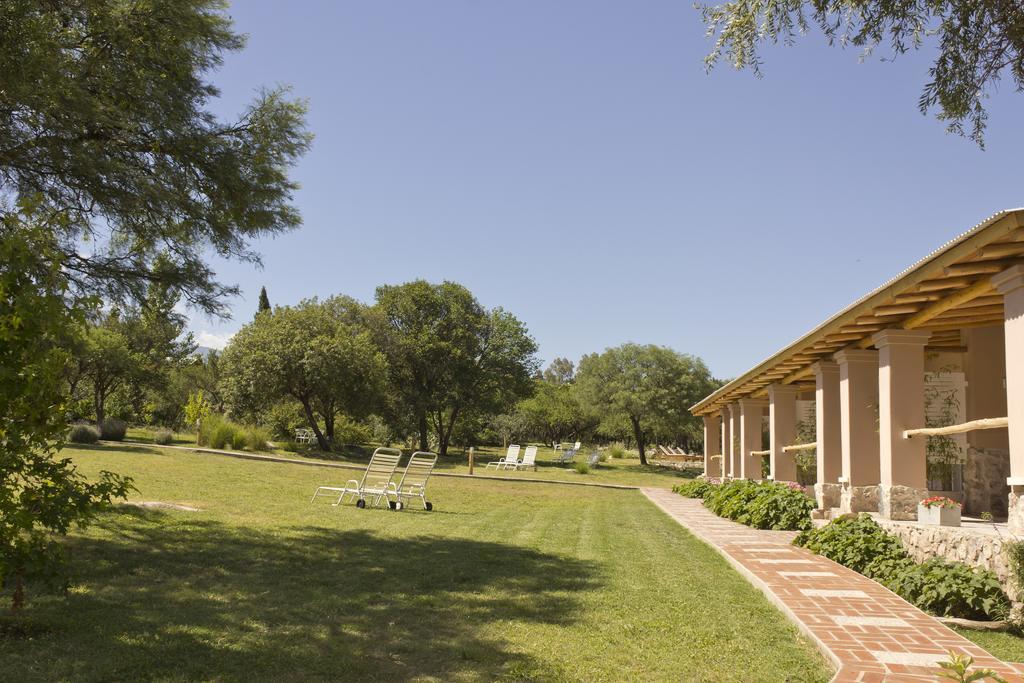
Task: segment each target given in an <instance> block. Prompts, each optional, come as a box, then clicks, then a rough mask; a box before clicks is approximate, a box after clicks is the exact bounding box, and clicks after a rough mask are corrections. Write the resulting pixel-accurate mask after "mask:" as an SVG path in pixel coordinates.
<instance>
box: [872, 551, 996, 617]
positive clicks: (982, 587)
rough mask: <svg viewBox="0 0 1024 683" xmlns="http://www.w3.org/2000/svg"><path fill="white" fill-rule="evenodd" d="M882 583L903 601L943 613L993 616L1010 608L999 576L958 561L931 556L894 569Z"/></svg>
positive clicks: (929, 610) (952, 615)
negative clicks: (896, 569)
mask: <svg viewBox="0 0 1024 683" xmlns="http://www.w3.org/2000/svg"><path fill="white" fill-rule="evenodd" d="M884 583H885V585H886V586H887V587H888V588H889V590H891V591H893V592H894V593H896V594H897V595H899V596H900V597H902V598H903V599H904V600H906V601H907V602H911V603H913V604H915V605H917V606H918V607H920V608H921V609H923V610H925V611H927V612H931V613H932V614H938V615H940V616H944V617H959V618H961V619H986V618H988V619H993V620H995V619H1005V618H1006V616H1007V615H1008V614H1009V612H1010V601H1009V599H1008V598H1007V597H1006V594H1005V593H1004V592H1003V588H1002V586H1001V585H1000V584H999V578H998V577H997V576H996V575H995V574H993V573H992V572H991V571H989V570H987V569H979V568H975V567H969V566H967V565H966V564H963V563H961V562H947V561H946V560H943V559H940V558H932V559H930V560H928V561H927V562H924V563H922V564H914V565H913V566H912V567H911V568H910V569H909V570H907V571H899V572H896V573H894V574H893V575H892V576H890V577H889V578H888V579H887V580H885V581H884Z"/></svg>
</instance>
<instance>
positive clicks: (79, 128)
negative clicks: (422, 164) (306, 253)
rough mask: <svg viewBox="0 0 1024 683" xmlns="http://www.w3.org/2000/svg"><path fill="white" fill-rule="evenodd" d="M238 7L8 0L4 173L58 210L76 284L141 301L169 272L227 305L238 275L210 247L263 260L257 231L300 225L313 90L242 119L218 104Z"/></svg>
mask: <svg viewBox="0 0 1024 683" xmlns="http://www.w3.org/2000/svg"><path fill="white" fill-rule="evenodd" d="M225 9H226V3H224V2H222V1H221V0H174V1H170V0H160V1H157V2H131V1H129V0H89V1H88V2H86V1H85V0H72V1H70V2H56V1H54V0H43V1H40V0H3V1H2V2H0V83H3V88H0V112H2V114H0V187H2V188H3V189H4V190H5V191H6V192H7V193H11V194H15V195H16V196H19V197H22V198H29V197H32V198H35V200H36V201H38V202H39V212H40V213H43V214H46V215H47V216H50V217H54V218H57V219H59V220H48V225H49V226H50V227H51V228H52V229H53V231H54V233H53V234H54V238H55V247H54V248H55V249H56V250H57V252H58V253H59V254H60V255H61V257H62V259H63V263H64V276H65V277H67V278H68V279H69V281H70V284H71V286H72V289H73V290H74V291H79V292H95V293H99V294H103V295H104V297H105V299H106V300H108V301H117V300H123V299H125V298H130V299H134V300H138V301H141V300H143V299H144V298H145V296H146V289H147V286H148V284H149V283H150V282H151V281H153V280H154V279H157V280H160V281H162V282H164V283H165V284H167V285H168V286H170V287H172V288H174V289H175V290H177V291H179V292H181V293H182V295H183V296H184V297H185V299H186V300H188V301H189V302H191V303H193V304H195V305H198V306H200V307H201V308H203V309H205V310H207V311H209V312H213V313H221V312H223V310H224V309H223V296H224V295H225V294H229V293H232V292H235V291H236V288H235V287H233V286H229V285H224V284H222V283H219V282H217V281H216V279H215V276H214V273H213V272H212V271H211V270H210V268H209V267H208V266H207V265H206V264H205V263H204V260H203V256H204V253H207V252H211V251H212V252H215V253H218V254H220V255H222V256H226V257H233V258H237V259H242V260H245V261H257V260H258V256H257V255H256V254H255V253H254V252H253V251H252V250H251V249H250V248H249V246H248V243H249V241H250V240H251V239H253V238H256V237H259V236H262V235H267V234H274V233H278V232H281V231H284V230H288V229H290V228H293V227H295V226H297V225H298V224H299V215H298V213H297V211H296V209H295V208H294V206H293V205H292V203H291V197H292V193H293V191H294V190H295V187H296V185H295V183H294V182H293V181H292V180H290V179H289V178H288V174H287V172H288V169H289V167H290V166H291V165H292V164H294V163H295V161H296V160H297V159H298V157H299V156H301V155H302V154H303V153H304V152H305V150H306V148H307V147H308V145H309V141H310V137H309V135H308V133H307V132H306V131H305V129H304V106H303V104H302V103H299V102H295V101H290V100H289V99H288V98H287V93H286V91H284V90H282V89H277V90H270V91H265V92H263V93H261V94H260V95H259V96H258V97H257V98H256V100H255V102H253V103H252V105H250V106H249V107H248V109H246V111H244V112H243V113H242V114H241V116H240V117H238V118H237V119H235V120H231V121H222V120H220V119H218V118H217V117H216V116H215V115H214V114H213V113H212V112H211V111H210V109H209V106H208V105H209V103H210V100H211V99H213V98H215V97H217V96H218V94H219V93H218V91H217V88H215V87H214V86H213V85H212V84H211V83H210V82H209V80H208V74H209V73H210V72H211V71H212V70H214V69H215V68H217V67H218V66H220V64H221V62H222V60H223V57H224V54H225V53H227V52H231V51H235V50H239V49H241V48H242V47H243V44H244V40H243V38H242V36H240V35H238V34H236V33H235V32H234V31H233V30H232V27H231V20H230V18H229V17H228V16H227V15H226V13H225ZM83 242H87V243H88V245H89V249H88V250H83V249H81V245H82V243H83ZM161 253H163V254H165V255H166V256H165V258H166V259H167V267H165V268H162V269H155V268H153V267H152V266H153V261H154V259H155V258H156V257H157V255H158V254H161Z"/></svg>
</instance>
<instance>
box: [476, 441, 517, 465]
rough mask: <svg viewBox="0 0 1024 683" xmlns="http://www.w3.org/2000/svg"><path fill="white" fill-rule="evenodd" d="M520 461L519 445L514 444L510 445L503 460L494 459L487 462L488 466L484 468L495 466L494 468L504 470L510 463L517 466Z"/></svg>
mask: <svg viewBox="0 0 1024 683" xmlns="http://www.w3.org/2000/svg"><path fill="white" fill-rule="evenodd" d="M518 463H519V446H518V445H516V444H512V445H511V446H509V447H508V452H506V453H505V457H504V458H502V459H501V460H492V461H491V462H489V463H487V466H486V467H484V469H485V470H488V469H490V468H491V467H492V466H493V467H494V469H496V470H503V469H505V468H506V467H508V466H509V465H512V466H513V467H515V466H516V465H517V464H518Z"/></svg>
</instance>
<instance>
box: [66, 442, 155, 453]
mask: <svg viewBox="0 0 1024 683" xmlns="http://www.w3.org/2000/svg"><path fill="white" fill-rule="evenodd" d="M65 448H69V449H74V450H77V451H105V452H108V453H109V452H111V451H119V452H123V453H142V454H145V455H166V452H165V451H161V450H160V449H159V448H152V447H150V446H145V445H138V444H130V443H122V442H120V441H107V442H104V443H68V444H67V445H66V446H65Z"/></svg>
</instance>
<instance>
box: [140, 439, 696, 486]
mask: <svg viewBox="0 0 1024 683" xmlns="http://www.w3.org/2000/svg"><path fill="white" fill-rule="evenodd" d="M127 438H128V439H130V440H131V441H138V442H141V443H152V432H151V430H149V429H146V428H133V429H130V430H129V431H128V437H127ZM173 443H174V445H178V446H194V445H195V436H194V435H190V434H175V439H174V442H173ZM229 450H230V449H229ZM372 452H373V446H372V445H367V446H363V447H350V448H348V449H347V450H346V452H345V453H321V452H319V451H316V450H309V451H300V452H297V453H293V452H289V451H285V450H283V449H277V450H275V451H273V453H268V455H278V456H281V457H286V458H299V459H304V460H313V461H319V462H342V463H346V462H347V463H352V464H357V465H365V464H366V462H367V461H368V460H369V457H370V453H372ZM588 453H590V450H587V449H584V450H582V451H580V453H579V454H578V455H577V456H576V462H577V463H580V462H586V460H587V454H588ZM504 454H505V453H504V451H503V450H502V449H501V448H495V447H489V446H485V447H482V448H477V449H475V461H476V465H475V469H474V472H475V473H476V474H487V475H492V476H501V477H510V478H518V479H527V478H529V479H558V480H563V481H581V482H591V483H606V484H624V485H627V486H661V487H664V488H671V487H672V486H674V485H675V484H678V483H680V482H681V481H683V480H685V479H688V478H691V479H692V478H693V477H695V476H696V475H697V474H699V473H700V472H699V471H697V470H688V471H680V470H674V469H670V468H667V467H658V466H655V465H641V464H640V460H639V459H638V458H636V457H633V458H622V459H613V458H610V459H608V460H606V461H605V462H603V463H600V464H599V465H597V466H596V467H592V468H590V470H589V472H587V473H585V474H582V473H580V472H577V471H576V470H575V469H574V468H573V466H572V465H558V464H556V463H555V462H554V459H555V457H556V456H557V453H556V452H555V451H554V450H553V449H551V448H547V447H541V448H539V449H538V450H537V470H536V471H534V470H520V471H518V472H516V471H509V470H496V469H494V468H491V469H487V463H488V462H490V461H493V460H498V459H499V458H501V457H502V456H503V455H504ZM519 457H520V458H522V452H521V451H520V455H519ZM437 470H438V471H439V472H452V473H457V474H467V473H468V472H469V463H468V459H467V456H466V455H465V454H464V453H463V449H461V448H458V449H456V448H453V449H451V450H450V451H449V455H448V456H446V457H445V458H441V459H440V460H438V463H437Z"/></svg>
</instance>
